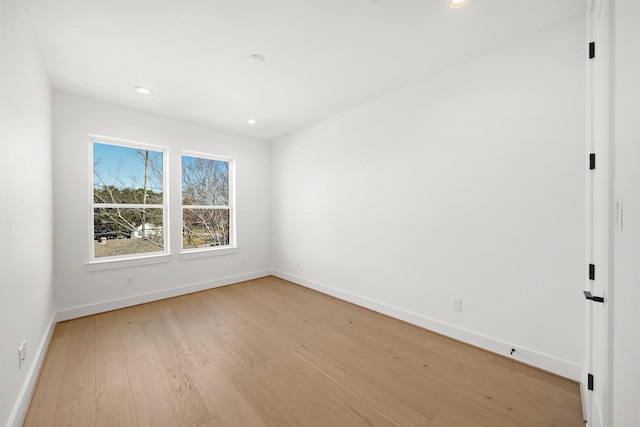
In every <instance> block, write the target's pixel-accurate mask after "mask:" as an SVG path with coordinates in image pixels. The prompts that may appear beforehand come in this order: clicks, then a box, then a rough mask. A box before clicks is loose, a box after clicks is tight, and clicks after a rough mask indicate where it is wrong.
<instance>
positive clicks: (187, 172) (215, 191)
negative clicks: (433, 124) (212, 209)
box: [182, 156, 229, 206]
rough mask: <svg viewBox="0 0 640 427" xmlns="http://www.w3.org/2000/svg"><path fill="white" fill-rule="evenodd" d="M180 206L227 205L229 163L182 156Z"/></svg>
mask: <svg viewBox="0 0 640 427" xmlns="http://www.w3.org/2000/svg"><path fill="white" fill-rule="evenodd" d="M182 204H183V205H208V206H228V205H229V162H225V161H222V160H212V159H204V158H201V157H190V156H182Z"/></svg>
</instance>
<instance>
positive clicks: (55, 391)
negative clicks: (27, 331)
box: [23, 328, 70, 427]
mask: <svg viewBox="0 0 640 427" xmlns="http://www.w3.org/2000/svg"><path fill="white" fill-rule="evenodd" d="M58 330H59V328H56V330H55V331H54V333H53V337H52V338H51V343H50V344H49V349H48V351H47V355H46V357H45V362H44V364H43V367H42V371H41V374H40V377H39V378H38V383H37V385H36V389H37V390H38V393H35V394H34V396H33V399H32V400H31V404H30V406H29V410H28V412H27V415H26V417H25V421H24V424H23V426H24V427H50V426H52V425H53V419H54V417H55V414H56V408H57V406H58V397H59V394H60V387H61V385H62V376H63V373H64V366H65V363H64V362H65V360H66V357H67V352H68V350H69V340H70V337H69V336H68V335H66V336H64V335H61V334H59V333H58Z"/></svg>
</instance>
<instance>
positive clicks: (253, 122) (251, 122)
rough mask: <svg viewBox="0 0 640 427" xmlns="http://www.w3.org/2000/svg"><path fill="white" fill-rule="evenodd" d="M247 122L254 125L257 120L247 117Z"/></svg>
mask: <svg viewBox="0 0 640 427" xmlns="http://www.w3.org/2000/svg"><path fill="white" fill-rule="evenodd" d="M247 123H249V124H250V125H255V124H256V123H258V122H256V121H255V120H254V119H249V120H247Z"/></svg>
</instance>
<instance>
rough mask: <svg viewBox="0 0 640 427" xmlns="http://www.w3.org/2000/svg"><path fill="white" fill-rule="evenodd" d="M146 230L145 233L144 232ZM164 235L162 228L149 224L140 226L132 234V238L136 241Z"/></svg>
mask: <svg viewBox="0 0 640 427" xmlns="http://www.w3.org/2000/svg"><path fill="white" fill-rule="evenodd" d="M143 229H144V231H143ZM161 235H162V226H160V225H154V224H149V223H148V222H147V223H145V224H144V225H143V224H140V225H139V226H137V227H136V229H135V230H133V231H132V232H131V237H132V238H134V239H141V238H142V237H147V238H148V237H155V236H161Z"/></svg>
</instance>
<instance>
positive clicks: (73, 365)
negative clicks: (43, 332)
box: [58, 317, 96, 405]
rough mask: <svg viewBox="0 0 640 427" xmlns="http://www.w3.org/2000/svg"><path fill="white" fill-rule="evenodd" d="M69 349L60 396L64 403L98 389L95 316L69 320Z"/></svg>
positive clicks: (59, 403) (59, 400)
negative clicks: (96, 380) (96, 381)
mask: <svg viewBox="0 0 640 427" xmlns="http://www.w3.org/2000/svg"><path fill="white" fill-rule="evenodd" d="M69 326H70V328H69V331H68V333H69V349H68V351H67V357H66V359H65V366H64V374H63V379H62V384H61V387H60V394H59V396H58V405H63V404H65V403H69V402H72V401H77V400H78V399H80V398H82V397H85V396H87V395H89V394H91V395H93V393H94V392H95V390H96V383H95V369H96V342H95V334H94V330H95V318H94V317H83V318H80V319H76V320H74V321H73V322H72V323H71V322H69Z"/></svg>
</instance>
